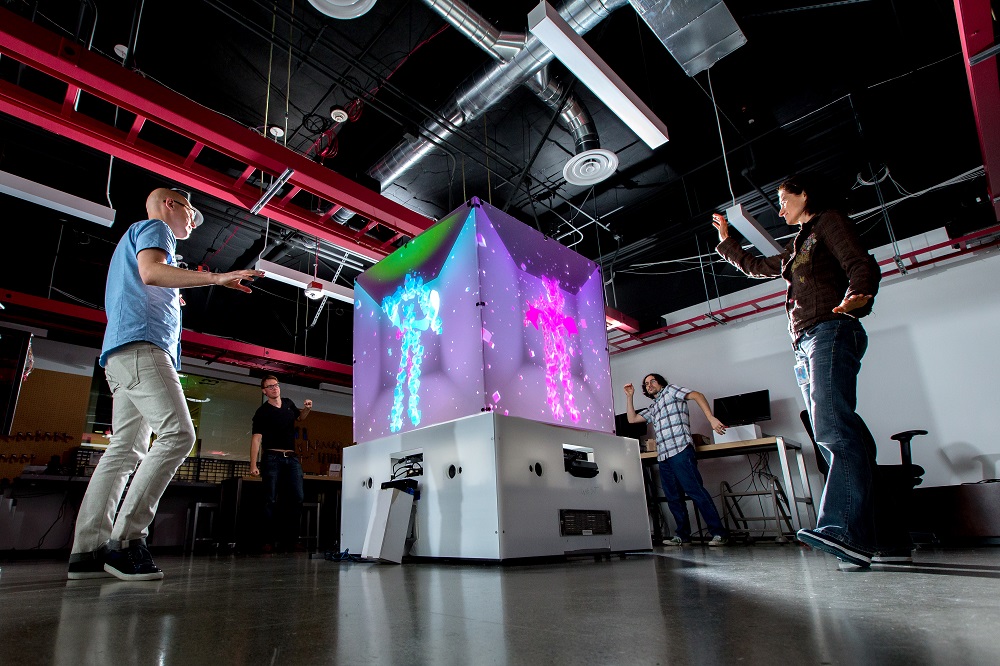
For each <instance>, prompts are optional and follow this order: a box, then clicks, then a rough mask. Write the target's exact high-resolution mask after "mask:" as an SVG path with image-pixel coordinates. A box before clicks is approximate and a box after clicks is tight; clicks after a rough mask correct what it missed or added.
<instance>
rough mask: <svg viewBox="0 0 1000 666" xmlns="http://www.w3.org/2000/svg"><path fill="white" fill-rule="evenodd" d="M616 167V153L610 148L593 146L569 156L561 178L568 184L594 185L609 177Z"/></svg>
mask: <svg viewBox="0 0 1000 666" xmlns="http://www.w3.org/2000/svg"><path fill="white" fill-rule="evenodd" d="M617 168H618V156H617V155H615V154H614V153H613V152H611V151H610V150H604V149H603V148H594V149H593V150H585V151H583V152H582V153H580V154H579V155H574V156H573V157H571V158H570V159H569V161H568V162H566V166H564V167H563V178H565V179H566V182H567V183H569V184H570V185H584V186H586V185H596V184H597V183H599V182H601V181H602V180H607V179H608V178H610V177H611V174H613V173H614V172H615V169H617Z"/></svg>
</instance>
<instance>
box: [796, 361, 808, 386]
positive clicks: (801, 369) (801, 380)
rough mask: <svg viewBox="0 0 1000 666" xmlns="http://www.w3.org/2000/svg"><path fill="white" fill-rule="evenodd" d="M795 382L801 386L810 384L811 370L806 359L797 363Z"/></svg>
mask: <svg viewBox="0 0 1000 666" xmlns="http://www.w3.org/2000/svg"><path fill="white" fill-rule="evenodd" d="M795 381H796V382H797V383H798V385H799V386H804V385H805V384H808V383H809V368H808V366H807V365H806V361H805V359H801V360H799V361H796V363H795Z"/></svg>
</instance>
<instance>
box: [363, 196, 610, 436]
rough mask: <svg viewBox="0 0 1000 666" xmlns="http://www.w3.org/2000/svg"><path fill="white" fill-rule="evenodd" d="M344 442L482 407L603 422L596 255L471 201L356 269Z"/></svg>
mask: <svg viewBox="0 0 1000 666" xmlns="http://www.w3.org/2000/svg"><path fill="white" fill-rule="evenodd" d="M354 295H355V303H354V438H355V440H356V441H358V442H365V441H368V440H372V439H377V438H379V437H384V436H386V435H390V434H393V433H398V432H406V431H408V430H413V429H415V428H419V427H424V426H428V425H434V424H437V423H442V422H445V421H450V420H452V419H456V418H459V417H462V416H469V415H471V414H478V413H480V412H483V411H490V410H493V411H499V412H500V413H502V414H507V415H511V416H520V417H523V418H528V419H532V420H534V421H541V422H544V423H553V424H559V425H566V426H571V427H575V428H581V429H585V430H597V431H601V432H608V433H610V432H612V430H613V428H614V411H613V404H612V388H611V374H610V369H609V364H608V351H607V346H606V345H607V338H606V329H605V326H604V290H603V285H602V281H601V273H600V269H599V267H598V266H597V264H595V263H593V262H592V261H589V260H588V259H586V258H584V257H582V256H580V255H578V254H577V253H575V252H573V251H572V250H570V249H569V248H567V247H565V246H563V245H560V244H559V243H558V242H557V241H554V240H552V239H550V238H546V237H545V236H543V235H542V234H541V233H539V232H538V231H536V230H534V229H532V228H530V227H528V226H526V225H524V224H522V223H521V222H518V221H517V220H515V219H514V218H513V217H511V216H509V215H507V214H506V213H503V212H502V211H500V210H498V209H496V208H493V207H492V206H490V205H489V204H485V203H481V202H479V200H478V199H472V200H471V201H470V202H468V203H467V204H463V205H462V206H461V207H460V208H459V209H457V210H455V211H454V212H452V213H451V214H450V215H448V216H446V217H445V218H444V219H442V220H441V221H440V222H438V223H437V224H435V225H434V226H432V227H431V228H430V229H428V230H427V231H426V232H424V233H423V234H421V235H420V236H418V237H417V238H414V239H413V240H412V241H410V242H409V243H408V244H407V245H406V246H404V247H402V248H400V249H398V250H397V251H396V252H394V253H393V254H391V255H390V256H388V257H386V258H385V259H384V260H382V261H381V262H379V263H378V264H376V265H375V266H373V267H372V268H371V269H369V270H368V271H366V272H365V273H363V274H362V275H360V276H358V279H357V281H356V282H355V286H354Z"/></svg>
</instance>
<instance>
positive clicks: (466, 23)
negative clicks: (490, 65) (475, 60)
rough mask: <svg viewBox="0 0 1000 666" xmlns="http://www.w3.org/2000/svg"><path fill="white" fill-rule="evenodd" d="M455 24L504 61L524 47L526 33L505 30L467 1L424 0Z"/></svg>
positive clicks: (491, 53)
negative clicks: (497, 26) (494, 24)
mask: <svg viewBox="0 0 1000 666" xmlns="http://www.w3.org/2000/svg"><path fill="white" fill-rule="evenodd" d="M423 2H424V4H425V5H427V6H428V7H430V8H431V9H433V10H434V11H435V12H437V13H438V14H439V15H440V16H441V18H443V19H444V20H445V21H446V22H447V23H449V24H451V26H452V27H453V28H455V29H456V30H458V31H459V32H461V33H462V34H463V35H465V36H466V37H468V38H469V39H471V40H472V42H473V43H475V44H476V46H478V47H479V48H481V49H483V50H484V51H486V52H487V53H489V54H490V55H491V56H493V57H494V58H496V59H497V60H499V61H501V62H507V61H508V60H510V59H512V58H513V57H514V56H516V55H517V54H518V53H519V52H520V51H521V49H523V48H524V42H525V41H526V40H527V34H526V33H516V32H501V31H500V30H497V29H496V28H495V27H494V26H493V24H491V23H490V22H489V21H487V20H486V19H484V18H483V17H482V16H480V15H479V14H478V13H477V12H476V11H475V10H474V9H472V8H471V7H469V6H468V5H467V4H465V3H464V2H455V1H454V0H423Z"/></svg>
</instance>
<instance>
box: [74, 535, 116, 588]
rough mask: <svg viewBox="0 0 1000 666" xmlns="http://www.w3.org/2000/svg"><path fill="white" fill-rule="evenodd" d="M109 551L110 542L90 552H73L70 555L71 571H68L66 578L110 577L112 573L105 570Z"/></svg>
mask: <svg viewBox="0 0 1000 666" xmlns="http://www.w3.org/2000/svg"><path fill="white" fill-rule="evenodd" d="M109 552H110V551H109V550H108V544H106V543H105V544H101V547H100V548H98V549H97V550H92V551H90V552H89V553H73V554H72V555H70V556H69V571H67V573H66V578H68V579H69V580H86V579H88V578H110V577H111V574H109V573H108V572H107V571H105V570H104V562H105V561H106V560H107V557H108V553H109Z"/></svg>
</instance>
